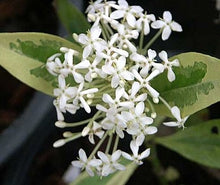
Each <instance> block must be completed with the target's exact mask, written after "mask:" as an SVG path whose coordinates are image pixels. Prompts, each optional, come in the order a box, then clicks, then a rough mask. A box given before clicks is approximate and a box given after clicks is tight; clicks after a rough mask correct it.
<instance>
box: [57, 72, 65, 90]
mask: <svg viewBox="0 0 220 185" xmlns="http://www.w3.org/2000/svg"><path fill="white" fill-rule="evenodd" d="M58 83H59V87H60V88H61V89H65V87H66V81H65V78H64V76H63V75H59V76H58Z"/></svg>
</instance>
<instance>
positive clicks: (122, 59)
mask: <svg viewBox="0 0 220 185" xmlns="http://www.w3.org/2000/svg"><path fill="white" fill-rule="evenodd" d="M116 65H117V68H118V69H119V70H122V69H123V68H124V67H125V65H126V58H125V57H124V56H120V57H119V58H118V60H117V61H116Z"/></svg>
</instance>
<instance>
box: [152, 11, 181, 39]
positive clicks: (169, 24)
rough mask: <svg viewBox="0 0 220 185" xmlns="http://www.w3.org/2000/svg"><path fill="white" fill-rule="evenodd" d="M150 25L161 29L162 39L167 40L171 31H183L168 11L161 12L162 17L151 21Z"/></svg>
mask: <svg viewBox="0 0 220 185" xmlns="http://www.w3.org/2000/svg"><path fill="white" fill-rule="evenodd" d="M151 26H152V27H153V28H154V29H161V28H162V29H163V32H162V40H167V39H168V38H169V37H170V34H171V32H172V31H177V32H182V31H183V30H182V27H181V25H180V24H178V23H177V22H175V21H173V20H172V15H171V13H170V12H169V11H165V12H164V13H163V19H162V20H157V21H155V22H153V23H152V24H151Z"/></svg>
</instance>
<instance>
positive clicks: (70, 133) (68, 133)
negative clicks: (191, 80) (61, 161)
mask: <svg viewBox="0 0 220 185" xmlns="http://www.w3.org/2000/svg"><path fill="white" fill-rule="evenodd" d="M72 135H73V133H72V132H68V131H67V132H64V133H63V137H66V138H67V137H71V136H72Z"/></svg>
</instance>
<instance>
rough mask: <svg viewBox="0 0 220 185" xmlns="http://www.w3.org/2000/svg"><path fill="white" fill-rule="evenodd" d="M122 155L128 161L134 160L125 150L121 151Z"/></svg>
mask: <svg viewBox="0 0 220 185" xmlns="http://www.w3.org/2000/svg"><path fill="white" fill-rule="evenodd" d="M122 156H123V157H124V158H126V159H128V160H130V161H133V160H134V159H133V157H132V156H131V155H130V154H128V153H126V152H122Z"/></svg>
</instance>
